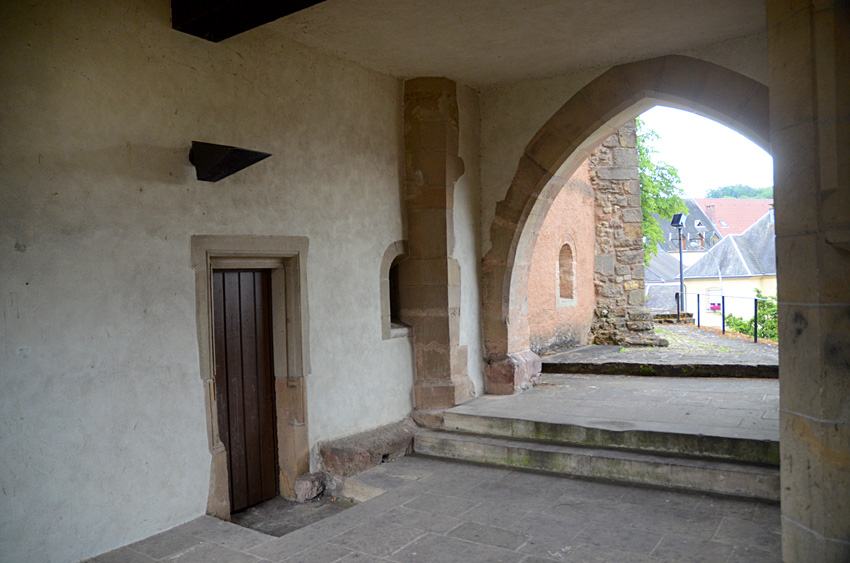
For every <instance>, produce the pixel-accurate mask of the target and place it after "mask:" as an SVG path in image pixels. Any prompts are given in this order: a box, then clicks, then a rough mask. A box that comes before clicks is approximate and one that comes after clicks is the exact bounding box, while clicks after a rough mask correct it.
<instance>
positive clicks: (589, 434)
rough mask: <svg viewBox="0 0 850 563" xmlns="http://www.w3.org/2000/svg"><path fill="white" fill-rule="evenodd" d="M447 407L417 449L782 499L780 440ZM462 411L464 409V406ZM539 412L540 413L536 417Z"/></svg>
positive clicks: (600, 476)
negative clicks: (478, 412) (484, 413)
mask: <svg viewBox="0 0 850 563" xmlns="http://www.w3.org/2000/svg"><path fill="white" fill-rule="evenodd" d="M463 410H464V409H463V406H461V407H455V408H454V409H450V410H448V411H445V413H444V415H443V422H442V425H441V426H440V427H439V428H437V427H436V426H437V425H434V426H435V427H434V428H431V429H423V430H421V431H420V432H418V433H417V435H416V437H415V438H414V450H415V452H416V453H417V454H421V455H428V456H435V457H441V458H449V459H455V460H464V461H469V462H477V463H485V464H492V465H498V466H505V467H515V468H523V469H532V470H539V471H545V472H551V473H557V474H563V475H571V476H579V477H587V478H598V479H606V480H612V481H618V482H628V483H637V484H641V485H651V486H659V487H665V488H671V489H677V490H689V491H696V492H703V493H715V494H723V495H731V496H737V497H745V498H755V499H763V500H768V501H778V500H779V467H778V465H779V443H778V441H772V440H755V439H748V438H746V437H734V436H706V435H700V434H698V433H692V434H683V433H674V432H668V431H665V430H664V429H663V428H655V429H641V428H637V427H634V428H629V426H633V425H630V424H629V423H624V422H620V421H609V422H608V423H595V424H592V425H583V424H569V423H563V422H545V421H541V420H524V419H520V418H510V417H500V416H480V415H476V414H468V413H463ZM458 411H460V412H458ZM529 418H533V417H529Z"/></svg>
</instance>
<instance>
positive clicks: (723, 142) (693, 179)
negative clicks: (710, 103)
mask: <svg viewBox="0 0 850 563" xmlns="http://www.w3.org/2000/svg"><path fill="white" fill-rule="evenodd" d="M640 117H641V119H642V120H643V121H644V123H646V125H647V126H648V127H649V128H650V129H653V130H655V132H656V133H658V135H659V136H660V139H658V140H657V141H655V142H654V143H652V145H653V147H654V148H655V150H656V151H658V152H657V153H656V154H655V155H654V158H655V160H656V161H664V162H666V163H667V164H672V165H673V166H675V167H676V168H677V169H678V170H679V177H680V178H681V179H682V183H681V184H680V185H681V187H682V189H683V190H684V192H685V197H705V192H706V190H710V189H712V188H719V187H722V186H733V185H735V184H743V185H745V186H752V187H754V188H765V187H768V186H772V185H773V159H772V158H771V157H770V155H769V154H767V153H766V152H765V151H764V150H762V149H761V148H760V147H759V146H758V145H756V144H755V143H753V142H752V141H750V140H749V139H747V138H746V137H744V136H743V135H741V134H739V133H736V132H735V131H733V130H732V129H729V128H728V127H726V126H725V125H721V124H719V123H717V122H716V121H714V120H711V119H707V118H705V117H702V116H700V115H696V114H694V113H691V112H688V111H682V110H678V109H672V108H668V107H662V106H656V107H654V108H652V109H650V110H648V111H646V112H644V113H643V114H641V116H640Z"/></svg>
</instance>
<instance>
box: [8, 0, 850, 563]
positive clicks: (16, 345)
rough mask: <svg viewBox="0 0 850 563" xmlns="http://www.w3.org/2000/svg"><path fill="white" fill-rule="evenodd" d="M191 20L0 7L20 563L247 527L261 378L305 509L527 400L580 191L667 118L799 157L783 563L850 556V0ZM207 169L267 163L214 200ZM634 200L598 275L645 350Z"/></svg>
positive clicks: (782, 258) (106, 10) (788, 289)
mask: <svg viewBox="0 0 850 563" xmlns="http://www.w3.org/2000/svg"><path fill="white" fill-rule="evenodd" d="M172 4H174V5H177V6H181V5H183V6H184V7H185V6H187V5H188V6H189V7H190V9H191V6H192V5H193V4H195V5H197V4H198V3H192V2H177V1H175V2H173V3H170V2H167V1H164V0H110V1H108V2H107V1H100V0H95V1H93V2H85V3H73V2H60V1H52V0H51V1H47V2H42V3H38V4H33V5H30V4H24V3H13V2H5V3H2V5H0V29H2V33H0V94H2V96H0V97H2V100H3V103H2V104H0V123H2V124H3V127H2V128H0V146H2V151H0V186H2V189H0V264H2V268H0V271H2V275H0V296H2V314H3V323H2V325H0V327H2V329H0V330H2V334H3V337H2V338H0V383H2V389H3V393H2V396H0V490H2V495H3V496H2V499H3V508H4V510H3V511H2V513H0V553H2V558H3V559H4V560H5V559H8V560H12V561H38V562H45V561H77V560H80V559H84V558H86V557H89V556H92V555H96V554H98V553H101V552H105V551H108V550H110V549H112V548H115V547H117V546H120V545H123V544H127V543H130V542H132V541H135V540H137V539H140V538H142V537H146V536H149V535H151V534H154V533H156V532H159V531H162V530H165V529H168V528H170V527H173V526H175V525H178V524H180V523H183V522H186V521H188V520H190V519H192V518H195V517H197V516H199V515H201V514H204V513H206V512H209V513H214V514H217V515H219V516H222V517H227V515H228V514H229V511H230V510H231V508H234V507H235V506H236V505H237V503H236V500H238V499H234V498H232V496H231V494H230V493H232V489H234V488H235V483H236V481H237V480H238V477H237V475H236V472H235V471H234V470H233V468H232V467H230V466H229V465H228V461H227V460H228V458H227V455H228V453H229V452H232V450H233V441H232V438H233V435H235V433H234V434H233V435H230V434H228V432H227V431H226V427H225V426H222V425H221V424H220V420H221V419H220V418H219V417H220V415H221V416H224V414H223V410H225V405H227V404H228V403H227V400H230V399H232V398H233V397H230V396H229V395H228V396H227V397H225V398H223V396H222V393H224V392H223V390H222V389H223V387H226V388H227V389H228V393H230V389H231V387H230V385H229V379H227V378H225V379H224V380H222V379H220V377H221V374H222V373H227V374H228V377H230V374H231V373H234V370H236V371H238V370H237V367H238V366H239V365H248V364H250V365H252V366H254V367H256V368H257V369H256V370H254V371H256V372H257V373H261V374H262V378H260V379H258V383H257V385H258V387H257V390H258V395H259V390H260V389H264V390H265V391H264V393H265V396H267V397H272V398H273V399H272V400H271V402H270V403H268V404H267V407H269V408H271V409H273V414H274V416H273V417H272V419H273V421H274V422H273V423H272V425H273V426H272V427H271V428H272V429H273V430H274V432H272V431H271V430H270V431H269V432H270V433H271V434H273V435H274V436H275V437H276V442H275V443H274V444H273V450H271V451H276V454H277V456H278V462H279V463H278V467H276V468H275V469H276V470H277V474H274V473H273V474H272V475H271V477H270V479H271V482H272V486H273V488H276V489H277V490H279V491H280V492H281V493H284V494H285V493H286V492H287V490H288V489H289V488H290V487H291V486H292V481H293V479H294V477H295V476H297V475H298V474H300V473H303V472H305V471H308V470H310V469H316V468H318V467H319V464H320V462H321V460H320V459H319V454H318V444H320V443H322V442H324V441H327V440H332V439H336V438H341V437H345V436H349V435H351V434H354V433H357V432H360V431H365V430H369V429H373V428H376V427H379V426H381V425H385V424H388V423H393V422H397V421H399V420H401V419H402V418H403V417H405V416H407V415H409V414H410V413H411V411H412V410H429V409H434V408H442V407H446V406H450V405H453V404H457V403H460V402H463V401H465V400H467V399H469V398H470V397H472V396H474V395H478V394H481V393H501V394H505V393H513V392H516V391H517V390H519V389H522V388H523V387H524V386H527V385H528V384H529V382H531V381H532V380H533V379H534V377H535V376H536V375H537V373H538V372H539V366H540V363H539V358H538V357H537V356H536V354H534V352H533V351H532V350H531V344H530V335H529V324H528V317H527V303H528V276H529V269H530V265H531V254H532V251H533V248H534V246H535V243H536V239H537V235H538V233H539V231H540V226H541V224H542V223H543V221H544V219H545V217H546V214H547V212H548V210H549V208H550V207H551V205H552V201H553V200H554V195H555V194H556V193H557V192H558V191H559V190H560V189H561V188H562V187H563V185H564V181H565V180H564V179H567V180H568V179H569V178H570V177H571V176H572V174H573V173H574V172H575V171H576V170H577V169H578V167H579V166H580V164H581V163H582V162H583V161H584V160H585V159H586V158H587V157H588V156H589V155H590V152H591V150H592V148H593V147H595V146H598V144H599V143H601V142H602V141H604V140H605V139H606V138H608V137H609V136H611V135H612V134H614V133H615V132H617V131H618V130H619V128H620V127H621V126H622V125H623V124H624V123H626V122H628V121H629V120H630V119H633V118H634V117H635V116H636V115H637V114H639V113H640V112H642V111H643V110H645V109H647V108H649V107H651V106H653V105H655V104H658V103H662V104H668V105H672V106H675V107H679V108H683V109H689V110H692V111H696V112H698V113H701V114H703V115H708V116H710V117H713V118H715V119H717V120H718V121H721V122H723V123H724V124H726V125H729V126H731V127H733V128H735V129H736V130H738V131H740V132H742V133H743V134H745V135H747V136H748V137H750V138H751V139H752V140H754V142H756V143H758V144H760V145H761V146H763V147H765V148H769V149H770V152H771V154H772V155H773V157H774V159H775V177H776V188H775V200H776V233H777V274H778V276H777V277H778V292H779V300H780V319H781V320H780V322H781V326H780V332H781V339H782V341H783V353H782V358H781V360H780V384H781V393H782V414H781V426H782V431H781V436H782V438H781V440H782V455H783V458H782V479H783V493H782V494H783V498H782V510H783V557H784V559H785V560H786V561H807V560H817V561H842V560H846V559H847V556H848V553H850V551H848V550H849V549H850V548H848V545H850V516H848V515H850V507H848V502H850V501H848V499H850V477H848V476H850V462H848V461H847V460H848V459H850V456H848V452H850V446H848V444H850V436H848V432H849V431H850V430H848V429H850V424H848V422H850V421H849V420H848V409H847V404H848V401H849V400H850V391H848V385H847V382H848V381H850V379H848V367H847V366H848V353H850V352H848V351H850V325H849V324H848V318H850V315H848V308H850V299H848V293H847V289H846V279H847V274H848V272H850V251H848V237H847V232H848V229H850V225H849V224H848V219H847V214H846V210H847V209H848V207H850V192H848V190H847V186H848V185H850V179H848V174H850V172H848V170H850V168H848V167H847V163H846V155H847V154H850V147H848V143H850V141H848V136H847V134H846V123H847V119H848V118H850V96H848V92H847V84H850V80H848V76H847V72H848V71H847V69H848V68H850V52H849V51H848V49H850V41H848V33H850V24H848V21H850V18H848V8H847V5H846V2H834V3H829V2H827V3H810V2H799V1H791V2H776V1H773V0H768V1H766V2H760V1H757V0H748V1H746V2H740V1H737V0H736V1H734V2H732V1H721V2H714V1H713V2H705V1H699V2H695V3H692V4H691V5H689V6H688V8H687V10H684V9H678V8H672V7H671V5H670V4H669V3H665V2H649V3H641V5H640V13H641V14H642V16H643V17H642V18H641V19H640V20H636V19H635V12H636V10H635V5H634V4H633V3H628V2H626V3H615V4H606V5H600V4H599V3H596V2H578V3H572V2H570V3H550V4H545V5H541V4H539V3H525V2H520V3H506V4H504V5H501V6H500V7H499V9H493V6H492V5H491V4H489V3H485V2H477V1H472V2H468V3H467V2H464V3H450V4H447V5H440V6H436V7H435V6H432V5H431V4H430V3H426V4H420V3H416V2H402V3H397V2H393V3H392V5H391V6H389V5H387V4H385V3H380V2H379V3H374V4H371V3H370V4H369V5H368V6H364V5H363V3H359V2H353V1H349V0H343V1H340V2H325V3H320V4H317V5H315V6H313V7H312V8H309V9H308V10H305V11H304V12H298V13H295V14H293V15H291V16H288V17H286V18H282V19H280V20H277V21H274V22H271V23H268V24H266V25H260V26H256V27H253V28H252V29H248V30H247V31H244V32H243V33H239V34H237V35H235V36H233V37H230V38H228V39H225V40H223V41H221V42H210V41H207V40H205V39H202V38H200V37H196V36H192V35H189V34H186V33H183V32H180V31H177V30H175V29H173V28H172V17H173V13H172ZM226 4H232V3H230V2H226ZM256 4H257V3H253V2H245V3H242V4H241V6H240V9H241V10H245V11H247V12H246V13H254V11H255V10H259V8H257V7H256ZM250 19H251V18H245V19H244V21H248V20H250ZM694 30H698V31H699V33H694ZM193 141H202V142H208V143H215V144H220V145H228V146H235V147H241V148H246V149H251V150H255V151H261V152H265V153H270V154H271V155H272V156H270V157H269V158H267V159H265V160H262V161H261V162H258V163H256V164H254V165H253V166H250V167H248V168H245V169H244V170H242V171H240V172H238V173H236V174H234V175H232V176H229V177H227V178H224V179H223V180H221V181H219V182H216V183H210V182H203V181H199V180H198V179H197V176H196V173H197V169H196V168H195V166H193V164H192V163H191V162H190V160H189V150H190V148H191V146H192V142H193ZM610 195H611V198H612V200H611V205H610V206H606V209H607V210H608V211H607V212H606V216H605V217H606V218H605V221H606V222H608V223H609V226H610V227H611V230H610V233H608V232H606V234H610V244H606V245H605V247H604V248H603V249H602V250H601V251H600V250H597V251H596V252H595V254H594V258H593V261H594V263H593V268H594V272H595V273H601V274H605V275H609V274H608V272H615V273H614V274H610V275H609V278H606V280H605V282H604V284H603V285H602V286H601V287H599V288H596V291H597V295H600V294H603V295H602V297H604V298H605V299H610V300H611V301H610V303H611V304H612V305H611V306H610V307H606V308H605V311H607V313H606V316H605V317H604V318H603V317H599V322H600V323H602V324H604V327H603V328H604V329H605V330H608V331H610V333H611V334H613V335H617V334H618V332H617V331H618V330H621V327H623V326H625V325H626V323H631V324H632V326H636V327H641V328H643V327H642V325H641V323H644V322H645V319H644V318H643V317H642V316H641V315H642V313H641V312H640V308H642V307H643V289H642V288H633V285H634V284H630V283H627V282H632V281H635V280H625V279H622V280H620V281H617V280H616V269H617V268H618V267H628V268H629V269H630V270H631V269H632V268H633V267H637V266H640V265H641V263H642V259H643V258H642V252H639V251H638V250H637V249H634V248H631V241H630V239H633V238H634V237H631V236H628V234H627V228H628V232H632V231H633V227H629V225H634V222H628V221H625V220H622V221H621V220H620V219H618V218H617V217H616V213H615V211H617V210H618V209H619V210H622V209H625V208H630V207H631V208H634V203H635V201H634V199H635V197H637V199H638V201H639V194H635V193H617V194H610ZM615 208H616V209H615ZM603 211H604V210H603ZM617 212H619V211H617ZM631 219H634V217H632V218H631ZM597 221H598V219H597ZM615 221H616V222H618V223H617V225H613V224H612V223H613V222H615ZM637 224H638V225H639V222H638V223H637ZM616 233H620V235H622V236H620V235H618V234H616ZM632 234H634V233H632ZM597 242H598V241H597ZM586 250H587V249H583V248H578V249H577V251H576V254H575V256H576V259H578V260H584V258H583V257H584V256H585V255H586V253H585V251H586ZM399 256H405V257H406V258H404V259H399V260H397V259H398V257H399ZM393 264H397V265H398V272H397V276H398V277H397V280H398V284H397V287H398V292H399V293H398V295H397V301H393V299H392V296H391V291H389V290H388V289H386V288H387V287H390V286H391V284H389V283H384V281H385V280H387V281H388V280H389V279H390V278H391V277H392V276H391V275H390V270H391V269H392V265H393ZM243 274H245V276H243ZM248 276H250V277H248ZM222 303H223V304H224V305H221V306H218V305H217V304H219V305H220V304H222ZM228 303H230V304H235V307H236V308H235V309H229V308H228ZM393 303H395V304H396V305H395V306H396V307H397V308H398V309H399V315H400V319H401V320H402V321H403V322H404V323H405V324H406V325H408V328H409V330H393V327H392V326H391V325H392V323H391V322H390V323H389V326H388V324H387V323H388V320H391V319H392V317H393V315H392V311H391V309H392V307H393ZM618 303H619V305H618ZM597 306H598V301H597ZM222 311H231V313H228V314H224V315H222V314H220V313H221V312H222ZM237 311H238V314H237ZM243 313H244V315H245V316H244V318H243V316H242V315H243ZM228 327H231V329H232V330H228ZM233 327H239V330H236V329H235V328H233ZM222 331H223V332H222ZM237 334H238V335H239V338H237V337H236V335H237ZM219 337H221V338H222V340H221V342H219V340H218V339H219ZM243 337H244V339H243ZM260 342H263V343H265V344H259V343H260ZM222 350H227V351H228V353H227V354H226V355H225V356H224V357H221V356H220V355H218V353H219V352H221V351H222ZM231 352H232V353H231ZM234 358H240V360H241V363H240V362H236V361H235V360H233V359H234ZM231 360H233V362H231ZM258 366H259V367H258ZM260 367H262V369H260ZM233 389H235V386H234V387H233ZM251 389H254V388H253V387H251ZM234 393H235V391H234ZM250 395H251V394H250V393H246V394H244V395H239V396H238V397H236V398H237V399H239V400H240V401H243V402H244V401H249V400H251V398H250ZM263 412H266V414H267V415H268V412H267V411H263ZM264 416H265V415H264ZM261 418H262V417H261ZM263 436H267V434H263ZM225 443H227V444H229V445H228V446H225ZM267 445H268V444H266V443H265V442H264V443H263V444H261V448H265V447H266V446H267ZM261 457H262V456H261ZM229 491H230V492H229ZM252 494H253V493H251V492H250V491H249V496H251V495H252Z"/></svg>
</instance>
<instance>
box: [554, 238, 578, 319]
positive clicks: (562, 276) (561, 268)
mask: <svg viewBox="0 0 850 563" xmlns="http://www.w3.org/2000/svg"><path fill="white" fill-rule="evenodd" d="M557 283H558V286H557V295H558V300H557V306H558V307H572V306H574V305H575V304H576V303H577V302H578V301H577V299H576V260H575V254H574V252H573V247H572V245H571V244H570V243H569V242H565V243H564V245H563V246H561V251H560V252H559V253H558V275H557Z"/></svg>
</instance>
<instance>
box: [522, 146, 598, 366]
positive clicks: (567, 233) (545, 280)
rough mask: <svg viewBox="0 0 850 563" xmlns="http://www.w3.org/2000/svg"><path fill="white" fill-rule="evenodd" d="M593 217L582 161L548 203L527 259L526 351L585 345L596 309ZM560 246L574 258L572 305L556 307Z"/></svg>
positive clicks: (592, 201)
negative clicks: (528, 346) (567, 247)
mask: <svg viewBox="0 0 850 563" xmlns="http://www.w3.org/2000/svg"><path fill="white" fill-rule="evenodd" d="M595 216H596V213H595V199H594V193H593V188H592V186H591V184H590V171H589V165H588V161H585V162H584V163H582V165H581V166H580V167H579V169H578V170H577V171H576V172H575V174H573V176H572V177H571V178H570V180H569V182H567V184H566V185H565V186H564V187H563V188H562V189H561V191H560V193H559V194H558V195H557V196H556V198H555V200H554V201H553V202H552V206H551V207H550V208H549V212H548V213H547V214H546V218H545V219H544V221H543V226H542V227H541V228H540V234H539V235H538V238H537V244H536V246H535V248H534V255H533V256H532V260H531V271H530V272H529V281H528V323H529V336H530V339H531V349H532V350H533V351H534V352H536V353H538V354H540V353H544V352H546V351H549V350H554V349H557V348H562V347H565V346H577V345H580V344H587V343H588V341H589V336H590V326H591V322H592V320H593V310H594V307H595V305H596V297H595V290H594V279H593V276H594V252H595V250H594V249H595V239H596V235H595V231H596V220H595ZM565 242H569V243H570V245H571V246H572V249H573V258H574V260H575V285H574V288H573V291H574V296H575V299H574V300H573V303H572V304H569V305H567V306H558V305H559V299H558V297H559V293H560V291H559V284H558V257H559V254H560V251H561V247H562V246H563V245H564V243H565ZM562 304H563V302H562Z"/></svg>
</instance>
